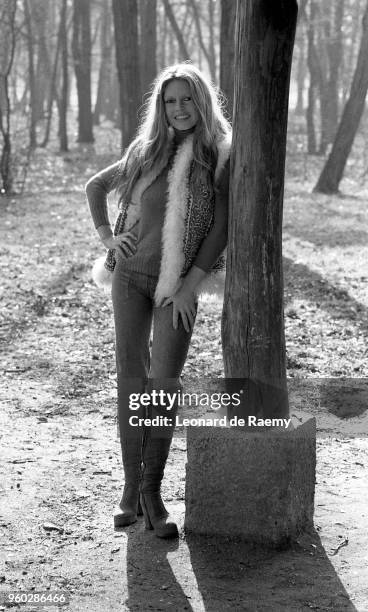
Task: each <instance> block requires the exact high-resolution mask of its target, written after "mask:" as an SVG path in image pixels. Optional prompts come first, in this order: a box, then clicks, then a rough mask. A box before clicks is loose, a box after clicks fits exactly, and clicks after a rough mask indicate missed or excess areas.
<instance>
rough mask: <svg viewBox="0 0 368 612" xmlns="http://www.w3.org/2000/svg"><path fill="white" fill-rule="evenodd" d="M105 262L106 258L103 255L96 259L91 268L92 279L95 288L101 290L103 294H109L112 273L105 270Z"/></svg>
mask: <svg viewBox="0 0 368 612" xmlns="http://www.w3.org/2000/svg"><path fill="white" fill-rule="evenodd" d="M105 260H106V256H105V255H103V256H102V257H99V258H98V259H96V261H95V263H94V264H93V268H92V278H93V280H94V282H95V283H96V285H97V287H99V288H100V289H103V290H104V292H105V293H110V291H111V282H112V272H110V270H107V269H106V268H105Z"/></svg>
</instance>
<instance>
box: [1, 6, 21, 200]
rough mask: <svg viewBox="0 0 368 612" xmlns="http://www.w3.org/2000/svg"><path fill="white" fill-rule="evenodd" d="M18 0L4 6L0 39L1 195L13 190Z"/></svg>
mask: <svg viewBox="0 0 368 612" xmlns="http://www.w3.org/2000/svg"><path fill="white" fill-rule="evenodd" d="M16 10H17V2H16V0H6V2H5V6H3V7H2V15H1V18H2V33H1V41H0V57H1V65H0V133H1V136H2V141H3V146H2V150H1V155H0V176H1V183H2V185H1V188H0V195H8V194H10V193H12V191H13V172H12V143H11V130H10V118H11V108H10V96H9V76H10V72H11V69H12V66H13V61H14V53H15V44H16V36H15V13H16Z"/></svg>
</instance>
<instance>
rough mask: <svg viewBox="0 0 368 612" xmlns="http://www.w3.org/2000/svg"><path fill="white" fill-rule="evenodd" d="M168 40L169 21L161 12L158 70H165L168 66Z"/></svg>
mask: <svg viewBox="0 0 368 612" xmlns="http://www.w3.org/2000/svg"><path fill="white" fill-rule="evenodd" d="M166 39H167V19H166V14H165V13H162V12H160V19H159V35H158V40H159V41H160V42H159V54H158V69H159V70H163V68H165V66H166Z"/></svg>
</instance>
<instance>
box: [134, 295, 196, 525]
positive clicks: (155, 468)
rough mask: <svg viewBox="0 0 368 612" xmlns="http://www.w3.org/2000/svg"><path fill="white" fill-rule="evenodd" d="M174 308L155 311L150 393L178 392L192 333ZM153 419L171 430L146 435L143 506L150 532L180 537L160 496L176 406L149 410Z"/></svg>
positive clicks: (142, 491) (153, 428) (154, 429)
mask: <svg viewBox="0 0 368 612" xmlns="http://www.w3.org/2000/svg"><path fill="white" fill-rule="evenodd" d="M172 316H173V313H172V305H171V304H170V305H169V306H166V307H165V308H155V309H154V321H153V343H152V356H151V371H150V380H149V381H148V384H149V390H153V389H155V390H157V391H161V390H163V391H165V392H166V393H168V392H172V393H175V392H178V390H179V389H180V383H179V378H180V375H181V372H182V369H183V366H184V363H185V359H186V357H187V354H188V349H189V343H190V339H191V336H192V332H186V331H185V329H184V326H183V324H182V322H181V320H179V324H178V328H177V329H176V330H175V329H174V328H173V324H172ZM150 409H151V410H150V412H151V416H155V415H156V414H162V415H163V416H167V417H169V418H170V419H171V423H172V424H171V426H163V427H161V428H156V427H151V428H150V429H148V430H146V432H145V440H144V448H143V464H144V468H143V477H142V485H141V493H142V495H141V504H142V509H143V512H144V517H145V521H146V527H147V528H148V529H154V530H155V533H156V535H157V536H158V537H175V536H177V535H178V530H177V526H176V524H175V523H174V522H173V521H172V520H170V517H169V514H168V512H167V510H166V508H165V506H164V504H163V501H162V499H161V494H160V488H161V482H162V479H163V475H164V469H165V465H166V461H167V457H168V455H169V451H170V445H171V440H172V436H173V432H174V428H175V417H176V412H177V403H175V405H174V406H173V407H172V408H171V409H170V410H169V411H168V410H167V409H166V406H161V407H158V408H156V407H153V406H151V407H150Z"/></svg>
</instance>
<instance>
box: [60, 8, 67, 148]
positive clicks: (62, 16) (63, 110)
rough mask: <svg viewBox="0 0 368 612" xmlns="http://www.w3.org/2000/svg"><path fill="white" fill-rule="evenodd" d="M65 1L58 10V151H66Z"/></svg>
mask: <svg viewBox="0 0 368 612" xmlns="http://www.w3.org/2000/svg"><path fill="white" fill-rule="evenodd" d="M67 1H68V0H62V4H61V10H60V46H61V95H60V107H59V141H60V151H68V131H67V110H68V89H69V79H68V39H67V29H66V14H67Z"/></svg>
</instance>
